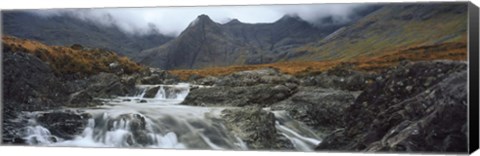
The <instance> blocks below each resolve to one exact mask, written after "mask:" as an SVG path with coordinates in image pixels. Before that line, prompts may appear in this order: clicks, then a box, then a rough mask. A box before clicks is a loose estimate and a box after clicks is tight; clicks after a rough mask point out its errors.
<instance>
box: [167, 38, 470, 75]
mask: <svg viewBox="0 0 480 156" xmlns="http://www.w3.org/2000/svg"><path fill="white" fill-rule="evenodd" d="M403 60H409V61H430V60H456V61H466V60H467V44H466V43H464V42H450V43H441V44H435V45H422V46H412V47H408V48H405V49H399V50H395V51H390V52H385V53H383V55H380V56H370V57H358V58H355V59H350V60H341V59H339V60H328V61H289V62H278V63H271V64H260V65H241V66H228V67H212V68H204V69H188V70H171V71H169V72H170V73H172V74H174V75H177V76H179V77H180V79H182V80H186V79H188V78H189V77H190V76H193V75H197V76H202V77H205V76H222V75H228V74H231V73H234V72H238V71H245V70H255V69H261V68H267V67H270V68H275V69H278V70H279V71H280V72H282V73H285V74H290V75H302V74H308V73H314V72H322V71H326V70H328V69H331V68H334V67H337V66H340V65H345V64H350V65H352V68H353V69H354V70H358V71H363V72H379V71H382V70H384V69H387V68H391V67H393V66H396V65H398V64H399V63H400V62H401V61H403Z"/></svg>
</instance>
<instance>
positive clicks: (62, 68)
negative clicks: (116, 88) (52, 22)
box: [2, 36, 144, 76]
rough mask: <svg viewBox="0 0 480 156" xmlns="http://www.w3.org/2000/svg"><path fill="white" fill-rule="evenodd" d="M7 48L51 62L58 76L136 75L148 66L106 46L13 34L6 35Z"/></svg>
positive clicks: (3, 41) (4, 47) (3, 39)
mask: <svg viewBox="0 0 480 156" xmlns="http://www.w3.org/2000/svg"><path fill="white" fill-rule="evenodd" d="M2 47H3V51H4V52H5V51H13V52H26V53H30V54H33V55H34V56H36V57H38V58H39V59H40V60H42V61H44V62H46V63H47V64H49V66H50V68H51V69H52V70H53V71H54V72H55V74H57V75H61V76H65V75H72V74H76V75H78V76H90V75H93V74H98V73H100V72H107V73H116V74H123V73H126V74H132V73H135V72H139V71H142V70H144V67H142V66H140V65H139V64H137V63H135V62H133V61H131V60H130V59H129V58H127V57H125V56H118V55H117V54H116V53H115V52H112V51H107V50H102V49H88V48H84V47H82V46H81V45H72V46H71V47H64V46H48V45H45V44H43V43H40V42H37V41H33V40H27V39H20V38H16V37H12V36H3V37H2Z"/></svg>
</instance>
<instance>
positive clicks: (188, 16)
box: [35, 3, 365, 36]
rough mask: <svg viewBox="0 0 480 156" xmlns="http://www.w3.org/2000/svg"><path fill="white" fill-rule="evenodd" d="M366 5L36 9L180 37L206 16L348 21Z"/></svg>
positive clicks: (130, 30)
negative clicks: (294, 17)
mask: <svg viewBox="0 0 480 156" xmlns="http://www.w3.org/2000/svg"><path fill="white" fill-rule="evenodd" d="M364 6H365V5H364V4H351V3H350V4H321V5H270V6H265V5H264V6H212V7H158V8H107V9H62V10H58V9H57V10H36V11H35V12H36V13H37V14H39V15H41V16H44V17H48V16H58V15H65V14H68V15H71V16H74V17H76V18H80V19H82V20H87V21H92V22H96V23H98V24H102V25H108V26H117V27H119V28H120V29H121V30H123V31H125V32H127V33H133V34H147V33H150V30H151V27H153V26H155V27H156V28H157V29H158V30H159V31H160V32H161V33H163V34H167V35H174V36H175V35H178V34H179V33H181V31H183V30H184V29H185V28H186V27H187V26H188V25H189V23H190V22H192V21H193V20H194V19H195V18H196V17H197V16H198V15H200V14H206V15H208V16H210V18H211V19H212V20H214V21H216V22H218V23H226V22H228V21H230V20H231V19H233V18H236V19H238V20H240V21H242V22H245V23H269V22H274V21H276V20H278V19H279V18H281V17H282V16H284V15H286V14H296V15H298V16H300V17H301V18H302V19H304V20H307V21H314V20H317V19H318V18H321V17H327V16H333V17H335V19H336V20H338V21H340V22H342V21H348V20H349V18H348V15H350V14H352V13H354V10H355V9H358V8H362V7H364Z"/></svg>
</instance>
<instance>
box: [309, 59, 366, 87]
mask: <svg viewBox="0 0 480 156" xmlns="http://www.w3.org/2000/svg"><path fill="white" fill-rule="evenodd" d="M351 68H352V65H348V64H345V65H340V66H337V67H335V68H333V69H330V70H327V71H325V72H322V73H319V74H309V75H307V76H304V77H303V78H300V83H301V84H302V85H305V86H317V87H321V88H332V89H340V90H349V91H361V90H364V89H366V87H368V86H369V85H370V84H371V82H373V80H374V79H375V74H373V73H365V72H359V71H354V70H351Z"/></svg>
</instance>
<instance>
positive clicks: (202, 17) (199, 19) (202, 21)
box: [189, 14, 215, 27]
mask: <svg viewBox="0 0 480 156" xmlns="http://www.w3.org/2000/svg"><path fill="white" fill-rule="evenodd" d="M208 23H215V22H214V21H212V19H210V17H208V15H205V14H201V15H198V16H197V18H196V19H195V20H193V21H192V22H191V23H190V25H189V27H191V26H195V25H197V24H208Z"/></svg>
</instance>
